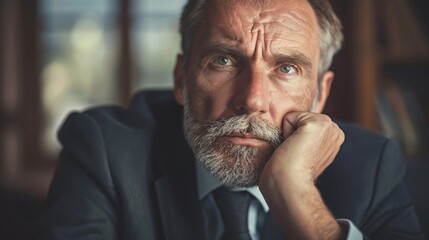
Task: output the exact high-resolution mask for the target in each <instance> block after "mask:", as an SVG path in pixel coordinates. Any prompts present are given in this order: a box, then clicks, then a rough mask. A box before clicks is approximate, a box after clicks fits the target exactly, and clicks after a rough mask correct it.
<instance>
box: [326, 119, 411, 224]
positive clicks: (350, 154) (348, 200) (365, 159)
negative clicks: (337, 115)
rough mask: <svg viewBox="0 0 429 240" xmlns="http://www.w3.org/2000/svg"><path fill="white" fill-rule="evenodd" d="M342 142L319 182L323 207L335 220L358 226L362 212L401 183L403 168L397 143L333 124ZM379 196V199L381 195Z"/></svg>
mask: <svg viewBox="0 0 429 240" xmlns="http://www.w3.org/2000/svg"><path fill="white" fill-rule="evenodd" d="M336 122H337V124H338V125H339V127H340V128H341V129H342V130H343V131H344V133H345V141H344V143H343V145H342V146H341V148H340V151H339V152H338V154H337V156H336V158H335V160H334V162H333V163H332V164H331V165H330V166H329V167H328V168H327V169H326V170H325V172H324V173H323V175H322V176H321V177H320V179H319V187H320V190H321V192H322V194H323V195H324V199H325V200H326V202H327V204H328V205H329V206H330V207H331V208H332V211H333V212H334V213H337V214H338V213H339V216H337V217H346V218H348V219H352V220H353V221H354V222H355V223H356V224H357V225H359V224H360V220H358V219H361V218H362V214H364V212H363V209H368V208H369V206H370V205H372V204H374V199H375V195H377V198H382V197H384V196H386V195H387V194H388V193H389V192H391V191H392V190H393V189H394V188H395V187H396V186H397V185H398V184H400V183H401V181H402V178H403V176H404V174H405V166H404V161H403V157H402V152H401V149H400V146H399V144H398V143H397V141H395V140H391V139H388V138H386V137H384V136H382V135H381V134H378V133H374V132H371V131H369V130H366V129H363V128H361V127H359V126H356V125H353V124H347V123H343V122H339V121H336ZM382 195H383V196H382Z"/></svg>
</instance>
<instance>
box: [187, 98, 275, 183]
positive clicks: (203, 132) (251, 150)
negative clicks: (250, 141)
mask: <svg viewBox="0 0 429 240" xmlns="http://www.w3.org/2000/svg"><path fill="white" fill-rule="evenodd" d="M184 97H185V99H184V100H185V104H184V105H185V106H184V123H183V125H184V126H183V127H184V132H185V137H186V139H187V141H188V143H189V145H190V147H191V148H192V150H193V152H194V155H195V158H196V159H197V161H200V162H201V163H202V164H203V165H204V166H205V168H206V169H207V170H208V172H209V173H211V174H212V175H213V176H215V177H216V178H217V179H218V180H219V181H220V182H221V183H222V184H224V185H227V186H235V187H250V186H254V185H257V184H258V180H259V177H260V175H261V173H262V171H263V169H264V166H265V164H266V162H267V161H268V159H269V158H270V156H271V154H272V152H270V153H264V154H262V153H261V150H260V149H258V148H256V147H251V146H243V145H236V144H233V143H230V142H226V141H221V140H220V139H219V137H222V136H226V135H230V134H233V133H236V134H237V133H252V134H255V135H256V136H258V137H259V138H261V139H264V140H265V141H267V142H269V143H270V144H271V145H272V149H273V150H274V149H276V148H277V146H278V145H279V144H280V143H281V142H282V137H281V131H280V129H278V128H276V127H274V126H272V125H270V124H268V123H267V122H266V121H264V120H262V119H261V118H259V117H252V118H251V117H249V116H248V115H239V116H234V117H231V118H228V119H220V120H216V121H213V122H210V123H207V124H204V123H200V122H198V121H197V120H195V117H194V116H193V115H192V112H191V109H190V104H189V99H188V96H187V94H184Z"/></svg>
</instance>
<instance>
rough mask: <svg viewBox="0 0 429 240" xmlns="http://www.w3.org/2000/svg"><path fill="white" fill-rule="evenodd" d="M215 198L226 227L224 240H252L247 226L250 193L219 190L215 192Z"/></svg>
mask: <svg viewBox="0 0 429 240" xmlns="http://www.w3.org/2000/svg"><path fill="white" fill-rule="evenodd" d="M213 196H214V199H215V201H216V204H217V206H218V208H219V210H220V213H221V216H222V220H223V223H224V225H225V235H224V237H223V240H251V238H250V235H249V229H248V226H247V215H248V211H249V205H250V195H249V193H248V192H247V191H240V192H233V191H228V190H226V189H224V188H218V189H216V190H215V191H214V192H213Z"/></svg>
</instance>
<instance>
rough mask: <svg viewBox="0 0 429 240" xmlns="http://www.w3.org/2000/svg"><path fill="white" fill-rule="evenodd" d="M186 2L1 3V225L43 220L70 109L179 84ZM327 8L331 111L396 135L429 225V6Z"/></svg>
mask: <svg viewBox="0 0 429 240" xmlns="http://www.w3.org/2000/svg"><path fill="white" fill-rule="evenodd" d="M184 2H185V0H91V1H88V0H73V1H71V0H0V187H1V195H0V200H1V202H0V203H1V204H0V213H3V216H2V217H1V218H0V220H1V221H8V222H9V223H10V222H16V223H17V224H16V225H19V224H28V225H31V219H32V218H34V217H35V216H37V211H38V209H39V207H40V202H41V201H42V200H43V199H44V197H45V196H46V194H47V191H48V189H49V184H50V181H51V179H52V176H53V173H54V171H55V167H56V165H57V155H58V152H59V150H60V145H59V143H58V141H57V139H56V132H57V130H58V128H59V126H60V125H61V123H62V121H63V120H64V118H65V117H66V116H67V114H68V113H70V112H71V111H79V110H83V109H85V108H87V107H89V106H94V105H104V104H119V105H122V106H126V105H127V103H128V102H129V100H130V97H131V96H132V95H133V93H135V92H136V91H139V90H142V89H160V88H162V89H168V88H171V86H172V70H173V66H174V62H175V56H176V54H177V53H179V52H180V48H179V45H180V37H179V34H178V24H177V23H178V19H179V14H180V10H181V8H182V6H183V4H184ZM331 3H332V4H333V6H334V9H335V10H336V12H337V14H338V15H339V17H340V18H341V20H342V22H343V25H344V32H345V39H346V41H345V43H344V48H343V49H342V51H341V52H340V53H339V54H338V55H337V57H336V58H335V60H334V64H333V66H332V69H333V70H334V72H335V73H336V79H335V82H334V85H333V89H332V91H331V96H330V99H329V102H328V105H327V107H326V111H325V112H326V113H327V114H329V115H330V116H332V117H334V118H337V119H341V120H345V121H349V122H353V123H356V124H359V125H361V126H364V127H366V128H369V129H372V130H375V131H377V132H380V133H382V134H384V135H386V136H388V137H392V138H396V139H398V140H399V142H400V143H401V144H402V147H403V150H404V153H405V156H406V161H407V164H408V165H409V172H408V175H407V179H406V181H407V184H408V185H409V189H410V192H411V193H412V195H413V197H414V202H415V205H416V207H417V208H418V209H417V210H418V214H419V217H420V218H421V222H422V225H424V226H426V227H427V226H428V225H429V220H428V218H429V216H428V214H429V211H428V206H426V205H427V202H429V196H428V195H429V193H428V191H429V190H428V189H427V187H426V188H424V187H423V186H424V185H426V184H427V183H428V181H429V167H428V164H429V149H428V148H429V145H428V142H429V141H428V140H429V104H428V103H429V93H428V90H429V88H428V87H429V15H428V14H427V12H428V10H429V1H427V0H379V1H372V0H331ZM2 226H3V227H2ZM4 226H6V225H5V224H2V222H0V231H12V230H13V229H11V228H6V227H4Z"/></svg>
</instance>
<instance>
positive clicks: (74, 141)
mask: <svg viewBox="0 0 429 240" xmlns="http://www.w3.org/2000/svg"><path fill="white" fill-rule="evenodd" d="M176 105H177V104H175V103H174V101H173V97H172V94H171V92H169V91H158V92H154V91H152V92H141V93H138V94H136V96H135V97H134V99H133V101H132V102H131V104H130V106H128V107H127V108H123V107H119V106H102V107H96V108H91V109H88V110H86V111H83V112H74V113H71V114H70V115H69V116H68V117H67V119H66V120H65V122H64V124H63V126H62V127H61V129H60V131H59V133H58V138H59V140H60V142H61V144H62V146H63V152H64V153H66V154H67V155H68V156H69V157H70V158H71V159H73V161H75V162H78V163H79V165H81V166H82V167H84V168H86V169H94V168H100V166H103V168H102V169H105V171H106V172H110V171H113V170H112V169H115V170H114V171H115V172H116V171H118V169H124V171H129V170H126V169H132V168H135V167H136V166H139V167H141V168H143V166H140V165H142V164H143V162H145V161H144V160H145V159H150V154H151V146H152V143H153V138H154V134H155V129H156V128H157V127H158V125H159V124H160V119H159V118H160V115H161V116H162V115H163V114H164V115H166V114H167V113H168V112H169V114H170V117H169V118H168V119H172V118H174V117H175V116H172V114H173V113H172V111H171V110H170V109H169V108H178V107H177V106H176ZM165 118H167V117H165ZM91 171H93V170H91ZM111 173H112V172H111ZM118 175H119V174H118Z"/></svg>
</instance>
